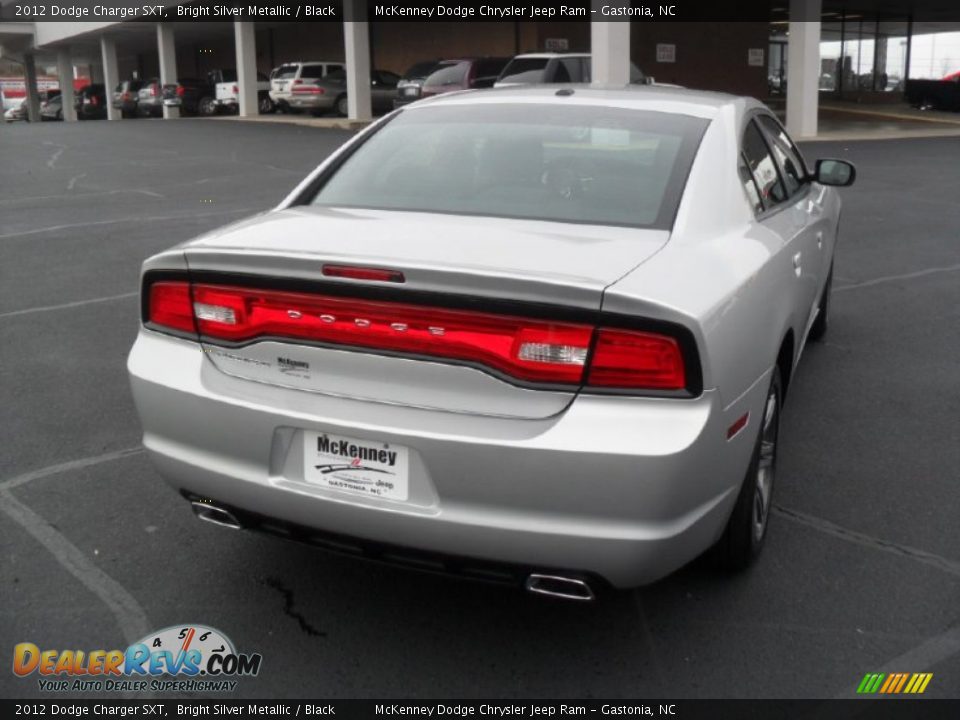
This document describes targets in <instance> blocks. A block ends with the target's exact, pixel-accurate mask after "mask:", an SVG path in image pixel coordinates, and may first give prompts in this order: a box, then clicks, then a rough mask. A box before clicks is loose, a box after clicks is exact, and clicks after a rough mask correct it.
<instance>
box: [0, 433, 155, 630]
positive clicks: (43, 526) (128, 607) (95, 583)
mask: <svg viewBox="0 0 960 720" xmlns="http://www.w3.org/2000/svg"><path fill="white" fill-rule="evenodd" d="M140 452H143V450H142V449H141V448H128V449H127V450H120V451H118V452H113V453H106V454H104V455H98V456H95V457H90V458H83V459H81V460H74V461H72V462H68V463H61V464H60V465H53V466H51V467H48V468H42V469H40V470H35V471H33V472H31V473H27V474H25V475H20V476H18V477H15V478H12V479H10V480H7V481H4V482H2V483H0V511H2V512H3V513H5V514H6V515H7V516H8V517H9V518H10V519H12V520H13V521H14V522H16V523H17V524H19V525H20V526H21V527H22V528H23V529H24V530H26V531H27V533H28V534H29V535H31V536H32V537H33V538H34V539H35V540H36V541H37V542H39V543H40V544H41V545H43V546H44V547H45V548H46V549H47V550H48V551H49V552H50V554H51V555H53V557H54V558H56V560H57V562H58V563H60V565H61V566H62V567H63V568H64V569H65V570H66V571H67V572H69V573H70V574H71V575H73V576H74V577H75V578H76V579H77V580H79V581H80V582H81V583H82V584H83V586H84V587H86V588H87V589H88V590H89V591H90V592H91V593H93V594H94V595H95V596H96V597H97V598H99V599H100V601H101V602H103V604H104V605H106V606H107V607H108V608H109V609H110V612H111V613H112V614H113V617H114V619H115V620H116V621H117V625H118V626H119V627H120V632H121V633H123V637H124V639H125V640H126V641H127V642H128V643H134V642H136V641H137V640H139V639H140V638H142V637H143V636H144V635H146V634H147V633H148V632H149V631H150V622H149V621H148V620H147V615H146V613H145V612H144V610H143V608H142V607H141V606H140V604H139V603H138V602H137V601H136V599H135V598H134V597H133V595H131V594H130V593H129V592H127V589H126V588H124V587H123V586H122V585H121V584H120V583H118V582H117V581H116V580H114V579H113V578H112V577H110V576H109V575H107V574H106V573H105V572H103V570H101V569H100V568H99V567H97V566H96V565H94V564H93V563H92V562H91V561H90V559H89V558H88V557H87V556H86V555H84V553H83V552H82V551H80V549H78V548H77V546H76V545H74V544H73V543H72V542H70V541H69V540H67V538H66V537H64V536H63V535H62V534H61V533H60V532H58V531H57V530H56V529H55V528H54V527H53V526H52V525H50V523H48V522H47V521H46V520H44V519H43V518H42V517H40V516H39V515H38V514H37V513H35V512H34V511H33V510H31V509H30V508H29V507H27V506H26V505H24V504H23V503H22V502H20V501H19V500H17V498H16V497H14V495H13V493H12V492H10V490H11V488H14V487H17V486H19V485H23V484H25V483H28V482H30V481H31V480H37V479H39V478H42V477H49V476H50V475H55V474H57V473H61V472H66V471H67V470H75V469H78V468H82V467H89V466H91V465H97V464H100V463H104V462H109V461H111V460H117V459H119V458H122V457H129V456H130V455H135V454H137V453H140Z"/></svg>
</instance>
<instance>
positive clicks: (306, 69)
mask: <svg viewBox="0 0 960 720" xmlns="http://www.w3.org/2000/svg"><path fill="white" fill-rule="evenodd" d="M343 67H344V64H343V63H342V62H328V61H325V60H317V61H312V62H293V63H285V64H283V65H281V66H280V67H278V68H276V69H275V70H274V71H273V72H271V73H270V99H271V100H273V102H274V104H275V105H276V106H277V107H278V108H279V109H280V110H282V111H284V112H286V111H287V110H289V109H290V98H291V97H292V96H293V86H294V85H302V84H304V83H309V82H312V81H314V80H319V79H320V78H322V77H326V76H327V75H329V74H330V73H332V72H334V71H335V70H343Z"/></svg>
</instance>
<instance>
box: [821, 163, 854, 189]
mask: <svg viewBox="0 0 960 720" xmlns="http://www.w3.org/2000/svg"><path fill="white" fill-rule="evenodd" d="M813 176H814V179H815V180H816V181H817V182H818V183H820V184H821V185H833V186H834V187H849V186H850V185H853V182H854V181H855V180H856V179H857V168H855V167H854V166H853V163H850V162H847V161H846V160H817V167H816V170H815V171H814V173H813Z"/></svg>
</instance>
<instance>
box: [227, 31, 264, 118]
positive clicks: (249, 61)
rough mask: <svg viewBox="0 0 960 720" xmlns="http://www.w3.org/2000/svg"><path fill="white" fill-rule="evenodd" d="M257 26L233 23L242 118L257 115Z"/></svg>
mask: <svg viewBox="0 0 960 720" xmlns="http://www.w3.org/2000/svg"><path fill="white" fill-rule="evenodd" d="M255 30H256V25H255V24H254V23H252V22H240V21H239V20H234V21H233V44H234V48H235V49H236V54H237V87H238V88H239V90H240V97H239V98H237V100H238V102H239V103H240V108H239V109H240V116H241V117H251V116H254V115H257V114H258V113H259V111H258V110H257V40H256V32H255Z"/></svg>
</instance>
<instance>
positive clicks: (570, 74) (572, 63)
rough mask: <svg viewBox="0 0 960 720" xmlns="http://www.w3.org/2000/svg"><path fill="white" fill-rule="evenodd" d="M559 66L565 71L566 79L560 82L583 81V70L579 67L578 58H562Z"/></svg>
mask: <svg viewBox="0 0 960 720" xmlns="http://www.w3.org/2000/svg"><path fill="white" fill-rule="evenodd" d="M560 66H561V67H563V68H565V69H566V71H567V79H566V80H563V81H560V82H574V83H578V82H583V71H582V70H581V67H580V58H562V59H561V60H560Z"/></svg>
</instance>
